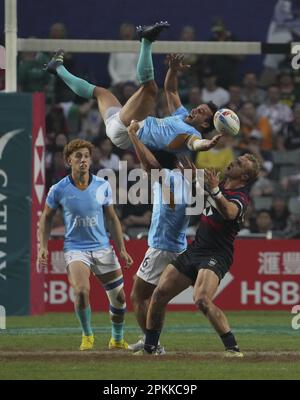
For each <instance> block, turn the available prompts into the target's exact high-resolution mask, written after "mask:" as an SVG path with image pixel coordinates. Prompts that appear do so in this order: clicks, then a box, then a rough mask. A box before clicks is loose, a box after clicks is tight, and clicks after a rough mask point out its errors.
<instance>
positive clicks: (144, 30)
mask: <svg viewBox="0 0 300 400" xmlns="http://www.w3.org/2000/svg"><path fill="white" fill-rule="evenodd" d="M169 27H170V24H169V23H168V22H167V21H160V22H156V23H155V24H154V25H147V26H146V25H139V26H137V27H136V34H137V37H138V39H139V40H140V41H141V40H142V38H145V39H147V40H149V42H154V41H155V40H156V39H157V37H158V36H159V34H160V32H161V31H162V30H164V29H167V28H169Z"/></svg>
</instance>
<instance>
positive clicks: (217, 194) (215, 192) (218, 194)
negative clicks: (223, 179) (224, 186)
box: [210, 186, 223, 199]
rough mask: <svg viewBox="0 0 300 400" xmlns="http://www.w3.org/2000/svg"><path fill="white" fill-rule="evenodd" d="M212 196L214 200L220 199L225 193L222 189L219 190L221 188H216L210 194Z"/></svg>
mask: <svg viewBox="0 0 300 400" xmlns="http://www.w3.org/2000/svg"><path fill="white" fill-rule="evenodd" d="M210 194H211V195H212V196H213V198H215V199H219V198H220V197H221V196H222V195H223V193H222V192H221V189H220V188H219V186H216V187H215V188H213V189H212V190H211V192H210Z"/></svg>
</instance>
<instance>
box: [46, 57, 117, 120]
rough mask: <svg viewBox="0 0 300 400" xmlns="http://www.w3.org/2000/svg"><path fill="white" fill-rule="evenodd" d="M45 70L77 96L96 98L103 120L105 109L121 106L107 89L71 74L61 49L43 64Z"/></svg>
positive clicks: (105, 115)
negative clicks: (55, 76)
mask: <svg viewBox="0 0 300 400" xmlns="http://www.w3.org/2000/svg"><path fill="white" fill-rule="evenodd" d="M45 71H47V72H49V73H50V74H53V75H57V76H58V77H59V78H60V79H62V80H63V81H64V82H65V84H66V85H67V86H69V88H70V89H71V90H72V91H73V92H74V93H75V94H77V95H78V96H80V97H83V98H85V99H92V98H93V97H95V98H97V102H98V107H99V111H100V113H101V115H102V118H103V119H104V121H105V120H106V119H107V110H108V109H109V108H115V109H116V110H119V109H121V107H122V106H121V104H120V102H119V100H118V99H117V98H116V97H115V96H114V95H113V94H112V93H111V92H110V91H109V90H107V89H105V88H102V87H100V86H95V85H92V84H91V83H89V82H87V81H85V80H84V79H81V78H78V77H77V76H75V75H73V74H71V73H70V72H69V71H68V70H67V69H66V68H65V67H64V51H63V50H62V49H60V50H58V51H57V52H56V53H55V54H54V56H53V57H52V59H51V60H50V62H49V63H48V64H47V65H46V66H45ZM115 112H117V111H115Z"/></svg>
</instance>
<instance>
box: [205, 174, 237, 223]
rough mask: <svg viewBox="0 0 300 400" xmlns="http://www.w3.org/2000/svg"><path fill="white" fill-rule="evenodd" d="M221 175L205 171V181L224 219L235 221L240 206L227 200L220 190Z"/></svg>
mask: <svg viewBox="0 0 300 400" xmlns="http://www.w3.org/2000/svg"><path fill="white" fill-rule="evenodd" d="M219 174H220V173H216V172H215V171H213V170H210V169H205V170H204V180H205V185H206V186H207V188H208V190H209V192H210V193H211V195H212V197H213V199H214V200H215V202H216V205H217V207H218V210H219V212H220V213H221V214H222V216H223V218H225V219H227V220H234V219H236V217H237V216H238V214H239V208H238V206H237V205H236V204H235V203H233V202H232V201H229V200H227V199H226V198H225V197H224V196H223V194H222V191H221V190H220V188H219Z"/></svg>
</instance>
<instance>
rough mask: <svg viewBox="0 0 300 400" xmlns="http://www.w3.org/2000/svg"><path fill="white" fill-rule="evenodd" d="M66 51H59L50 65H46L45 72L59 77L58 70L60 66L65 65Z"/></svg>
mask: <svg viewBox="0 0 300 400" xmlns="http://www.w3.org/2000/svg"><path fill="white" fill-rule="evenodd" d="M64 54H65V53H64V51H63V49H59V50H58V51H57V52H56V53H55V54H54V56H53V57H52V58H51V60H50V61H49V62H48V64H46V65H45V68H44V70H45V71H47V72H49V73H50V74H53V75H57V72H56V68H57V67H59V66H60V65H64Z"/></svg>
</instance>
